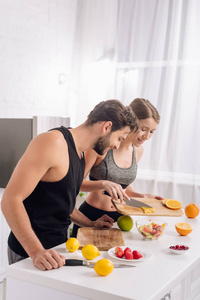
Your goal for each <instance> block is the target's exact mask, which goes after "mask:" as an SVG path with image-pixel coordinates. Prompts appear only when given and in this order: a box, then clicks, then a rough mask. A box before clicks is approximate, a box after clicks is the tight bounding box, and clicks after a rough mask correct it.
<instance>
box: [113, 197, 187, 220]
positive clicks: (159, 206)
mask: <svg viewBox="0 0 200 300" xmlns="http://www.w3.org/2000/svg"><path fill="white" fill-rule="evenodd" d="M134 199H136V200H139V201H142V202H144V203H146V204H149V205H150V206H151V207H153V208H155V209H156V211H155V212H154V213H144V212H143V210H142V209H141V208H138V207H132V206H128V205H125V204H121V203H118V202H116V201H115V202H114V201H113V203H114V205H115V208H116V209H117V210H118V211H119V212H120V213H121V214H124V215H138V216H168V217H181V216H182V215H183V210H182V209H170V208H167V207H166V206H165V205H164V204H163V203H162V201H161V200H157V199H154V198H134Z"/></svg>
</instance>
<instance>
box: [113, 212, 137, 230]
mask: <svg viewBox="0 0 200 300" xmlns="http://www.w3.org/2000/svg"><path fill="white" fill-rule="evenodd" d="M117 225H118V227H119V228H120V229H121V230H122V231H130V230H131V228H132V227H133V220H132V218H131V217H130V216H127V215H124V216H120V217H119V218H118V219H117Z"/></svg>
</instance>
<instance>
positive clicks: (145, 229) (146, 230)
mask: <svg viewBox="0 0 200 300" xmlns="http://www.w3.org/2000/svg"><path fill="white" fill-rule="evenodd" d="M143 231H145V232H147V233H150V232H151V230H150V228H149V227H147V226H145V227H144V228H143Z"/></svg>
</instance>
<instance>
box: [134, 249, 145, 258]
mask: <svg viewBox="0 0 200 300" xmlns="http://www.w3.org/2000/svg"><path fill="white" fill-rule="evenodd" d="M141 257H143V256H142V254H141V253H140V252H138V251H137V250H133V259H139V258H141Z"/></svg>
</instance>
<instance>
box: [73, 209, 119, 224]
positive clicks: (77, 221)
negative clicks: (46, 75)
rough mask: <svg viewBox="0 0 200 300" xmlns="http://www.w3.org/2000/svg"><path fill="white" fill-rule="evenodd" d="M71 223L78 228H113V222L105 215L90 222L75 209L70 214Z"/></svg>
mask: <svg viewBox="0 0 200 300" xmlns="http://www.w3.org/2000/svg"><path fill="white" fill-rule="evenodd" d="M70 217H71V220H72V222H74V223H75V224H77V225H78V226H80V227H108V228H111V227H112V226H113V222H114V220H113V219H112V218H110V217H109V216H107V215H103V216H102V217H101V218H99V219H97V220H96V221H91V220H90V219H88V218H87V217H86V216H85V215H84V214H82V213H81V212H80V211H79V210H77V208H74V210H73V212H72V214H71V215H70Z"/></svg>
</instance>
